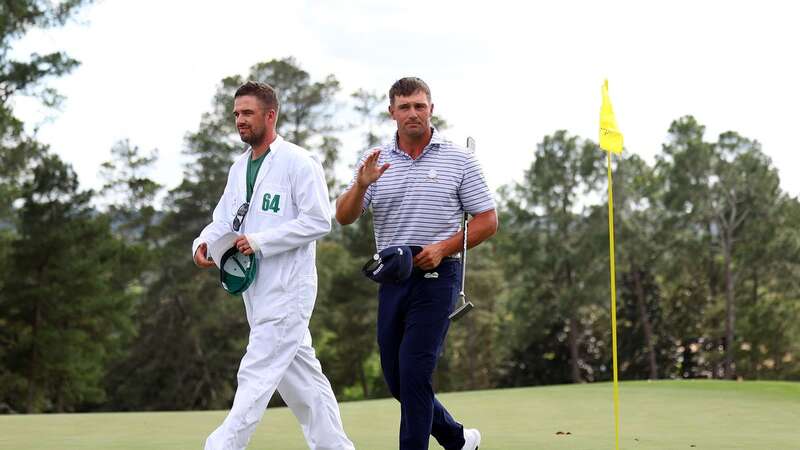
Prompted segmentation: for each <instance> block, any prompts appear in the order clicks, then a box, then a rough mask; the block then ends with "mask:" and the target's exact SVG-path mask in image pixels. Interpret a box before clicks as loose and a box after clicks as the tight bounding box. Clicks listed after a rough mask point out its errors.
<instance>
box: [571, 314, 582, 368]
mask: <svg viewBox="0 0 800 450" xmlns="http://www.w3.org/2000/svg"><path fill="white" fill-rule="evenodd" d="M577 334H578V321H577V320H576V319H575V316H574V315H570V317H569V332H568V333H567V343H568V344H569V356H570V358H569V364H570V368H571V369H572V382H573V383H581V382H583V380H581V371H580V367H579V366H578V357H579V355H578V336H577Z"/></svg>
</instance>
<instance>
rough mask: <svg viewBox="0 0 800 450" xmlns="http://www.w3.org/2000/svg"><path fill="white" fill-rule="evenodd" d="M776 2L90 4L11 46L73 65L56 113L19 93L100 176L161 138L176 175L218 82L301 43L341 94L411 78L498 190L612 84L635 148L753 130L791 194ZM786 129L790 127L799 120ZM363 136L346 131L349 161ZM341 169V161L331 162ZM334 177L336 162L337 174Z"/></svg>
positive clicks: (28, 111)
mask: <svg viewBox="0 0 800 450" xmlns="http://www.w3.org/2000/svg"><path fill="white" fill-rule="evenodd" d="M792 3H793V2H777V1H769V0H763V1H758V2H756V1H747V2H741V1H725V2H721V1H720V2H714V1H683V0H678V1H659V2H650V1H630V2H613V1H602V2H601V1H584V2H578V1H559V2H514V1H501V0H495V1H491V2H474V3H473V2H465V1H429V0H428V1H406V2H391V3H390V2H379V1H373V0H349V1H340V2H334V1H327V2H325V1H281V2H274V1H253V2H229V3H225V4H223V3H222V2H209V1H183V0H181V1H177V0H171V1H154V0H145V1H136V2H131V1H119V0H117V1H100V2H99V3H96V4H94V5H90V6H88V7H86V8H84V10H83V11H82V13H81V14H80V15H79V21H78V23H72V24H70V25H68V26H66V27H64V28H62V29H56V30H48V31H47V32H45V33H43V32H35V33H31V34H30V35H28V36H27V37H26V38H25V39H23V40H22V41H20V42H19V43H18V44H17V45H16V50H17V52H18V54H20V55H27V54H29V53H31V52H39V53H44V52H47V51H54V50H63V51H65V52H67V53H68V54H69V55H71V56H72V57H74V58H76V59H78V60H80V61H81V62H82V65H81V66H80V67H79V68H78V69H77V70H75V71H74V72H73V73H71V74H70V75H68V76H66V77H63V78H60V79H57V80H54V81H53V82H51V83H50V86H53V87H56V88H57V89H58V90H59V91H60V93H61V94H63V95H65V96H66V97H67V99H66V101H65V102H64V103H63V107H62V110H61V111H57V112H53V111H48V110H46V109H44V108H42V107H40V106H37V105H36V104H35V103H33V102H31V101H26V100H24V99H23V100H20V101H18V102H17V105H16V108H17V113H18V114H19V116H20V117H21V118H22V119H23V120H24V121H25V122H26V123H28V124H29V125H36V126H38V131H37V133H38V137H39V139H41V140H42V141H44V142H46V143H49V144H50V145H51V146H52V149H53V150H54V151H55V152H57V153H58V154H60V155H61V156H62V158H63V159H65V160H66V161H67V162H69V163H72V164H73V166H74V168H75V169H76V171H77V172H78V174H79V176H80V179H81V183H82V184H83V185H84V186H86V187H98V186H99V185H100V183H99V182H98V181H97V180H96V173H97V170H98V168H99V165H100V164H101V163H102V162H103V161H105V160H108V159H109V158H110V148H111V146H112V145H113V144H114V143H115V142H117V141H118V140H121V139H126V138H127V139H130V141H131V142H132V143H133V144H135V145H138V146H139V147H140V148H141V149H143V150H150V149H153V148H157V149H158V150H159V153H160V159H159V163H158V167H157V169H156V171H155V172H154V173H153V174H152V176H153V177H154V178H155V179H156V180H157V181H159V182H161V183H163V184H165V185H166V186H168V187H174V186H175V185H177V183H178V182H179V181H180V177H178V176H176V174H178V173H181V169H182V165H181V162H182V158H183V157H182V155H181V152H182V151H183V150H186V144H185V142H184V139H183V138H184V136H185V134H186V133H187V132H189V131H193V130H196V128H197V125H198V123H199V121H200V116H201V114H202V113H203V112H205V111H208V110H209V109H210V105H211V99H212V96H213V94H214V92H215V89H216V87H217V86H218V83H219V81H220V80H221V79H222V78H223V77H225V76H229V75H234V74H246V73H247V70H248V69H249V67H250V66H251V65H253V64H255V63H257V62H263V61H268V60H271V59H274V58H283V57H287V56H294V57H295V58H296V60H297V61H298V62H299V63H300V65H301V66H302V67H303V69H305V70H306V71H308V72H309V73H310V74H311V76H312V79H313V80H320V79H322V78H323V77H324V76H326V75H327V74H330V73H333V74H334V75H335V76H336V77H337V78H338V80H339V81H340V82H341V84H342V87H343V89H342V94H341V100H342V101H345V100H346V99H347V97H348V96H349V94H350V93H351V92H353V91H355V90H356V89H358V88H365V89H367V90H374V91H378V92H380V93H385V92H387V91H388V88H389V86H390V85H391V84H392V83H393V82H394V81H395V80H396V79H398V78H400V77H403V76H408V75H415V76H419V77H421V78H423V79H424V80H425V81H426V82H427V83H428V84H429V85H430V87H431V89H432V91H433V102H434V104H435V110H436V112H438V113H440V114H441V115H442V117H444V118H445V119H446V120H447V121H448V123H449V124H450V125H451V127H450V129H449V130H447V132H446V135H447V136H448V137H449V138H451V139H452V140H454V141H456V142H464V140H465V139H466V137H467V136H468V135H471V136H473V137H475V139H476V141H477V143H478V146H477V147H478V150H477V152H478V157H479V159H480V160H481V162H482V163H483V166H484V171H485V172H486V176H487V178H488V180H489V183H490V185H491V186H492V187H493V188H497V187H499V186H501V185H503V184H506V183H508V182H509V181H511V180H519V179H520V178H521V176H522V174H523V171H524V170H525V169H527V168H528V167H529V166H530V163H531V161H532V159H533V151H534V149H535V146H536V144H537V143H538V142H540V141H541V140H542V138H543V137H544V136H545V135H547V134H551V133H553V132H554V131H555V130H558V129H566V130H568V131H569V132H570V133H572V134H577V135H579V136H582V137H586V138H591V139H593V140H597V128H598V115H599V108H600V99H601V97H600V86H601V84H602V81H603V79H604V78H608V79H609V90H610V95H611V100H612V102H613V104H614V109H615V112H616V115H617V121H618V123H619V126H620V128H621V129H622V131H623V133H624V135H625V146H626V149H627V150H628V151H632V152H636V153H638V154H641V155H643V156H644V157H645V158H646V159H647V160H648V161H651V162H652V161H653V155H654V154H656V153H658V152H659V151H660V149H661V144H662V143H663V142H664V139H665V136H666V131H667V129H668V127H669V125H670V123H671V121H672V120H674V119H676V118H678V117H680V116H682V115H686V114H691V115H694V116H695V117H696V118H697V119H698V120H699V121H700V123H702V124H704V125H706V127H707V128H706V129H707V135H706V139H707V140H709V141H714V140H716V137H717V136H718V134H719V133H721V132H723V131H727V130H734V131H738V132H739V133H741V134H743V135H744V136H747V137H749V138H753V139H757V140H758V141H760V142H761V143H762V145H763V150H764V151H765V153H766V154H768V155H769V156H770V157H771V158H772V161H773V164H774V165H775V166H776V167H778V168H779V169H780V174H781V183H782V186H783V188H784V190H785V191H787V192H789V193H790V194H791V195H794V196H797V195H798V194H800V177H798V176H797V175H796V174H795V173H794V172H795V171H796V170H797V167H798V165H799V164H798V163H799V162H800V156H799V155H800V139H798V136H797V132H796V130H797V129H798V126H799V124H798V120H799V119H800V112H799V111H798V107H799V106H800V87H799V86H800V58H798V57H797V44H798V43H799V42H800V27H798V26H797V22H796V18H797V17H798V11H797V8H796V7H794V6H792ZM793 130H795V131H793ZM360 145H362V144H361V142H360V141H358V142H357V141H355V140H354V139H345V148H343V149H342V152H341V153H342V156H343V158H344V161H343V166H346V165H349V164H352V163H353V160H354V159H355V154H356V153H357V150H359V149H360V147H359V146H360ZM342 170H345V169H342ZM343 173H344V172H343Z"/></svg>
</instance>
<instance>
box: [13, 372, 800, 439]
mask: <svg viewBox="0 0 800 450" xmlns="http://www.w3.org/2000/svg"><path fill="white" fill-rule="evenodd" d="M612 398H613V397H612V385H611V384H609V383H596V384H584V385H567V386H548V387H538V388H522V389H506V390H493V391H476V392H462V393H453V394H444V395H441V396H440V399H441V400H442V402H443V403H444V404H445V405H446V406H447V407H448V409H449V410H450V412H451V413H453V415H454V416H455V417H456V418H457V419H458V420H460V421H461V422H462V423H464V424H465V425H467V426H469V427H478V428H480V430H481V432H482V434H483V445H481V450H493V449H494V450H514V449H519V450H522V449H524V450H536V449H565V450H566V449H569V450H581V449H586V450H597V449H613V448H614V407H613V400H612ZM620 404H621V417H620V448H621V449H648V450H650V449H654V450H661V449H670V450H671V449H742V450H745V449H746V450H773V449H774V450H790V449H800V383H782V382H724V381H659V382H652V383H650V382H626V383H622V384H621V385H620ZM341 411H342V418H343V420H344V425H345V430H346V431H347V433H348V435H349V436H350V438H351V439H352V440H353V442H354V443H355V444H356V448H358V449H364V450H382V449H387V450H388V449H396V448H397V428H398V423H399V407H398V405H397V403H396V402H395V401H394V400H372V401H364V402H352V403H343V404H341ZM224 416H225V411H204V412H176V413H171V412H169V413H168V412H164V413H117V414H52V415H18V416H0V449H3V450H6V449H7V450H43V449H48V450H50V449H52V450H55V449H58V450H72V449H105V450H112V449H118V450H122V449H124V450H135V449H159V450H185V449H200V448H201V447H202V442H203V440H204V439H205V436H206V435H207V434H208V433H209V432H211V431H212V430H213V429H214V428H215V427H216V426H217V425H218V424H219V423H220V422H221V421H222V419H223V418H224ZM559 432H562V433H564V434H558V433H559ZM566 433H569V434H566ZM249 448H251V449H277V450H293V449H298V450H300V449H305V448H307V447H306V446H305V442H304V440H303V437H302V434H301V432H300V429H299V426H298V425H297V423H296V422H295V420H294V417H293V416H292V414H291V412H290V411H289V410H288V409H286V408H276V409H270V410H268V411H267V413H266V415H265V416H264V420H263V421H262V422H261V424H260V425H259V428H258V430H257V432H256V435H255V436H254V438H253V440H252V441H251V443H250V447H249ZM431 448H439V446H438V445H436V443H435V441H433V442H432V444H431Z"/></svg>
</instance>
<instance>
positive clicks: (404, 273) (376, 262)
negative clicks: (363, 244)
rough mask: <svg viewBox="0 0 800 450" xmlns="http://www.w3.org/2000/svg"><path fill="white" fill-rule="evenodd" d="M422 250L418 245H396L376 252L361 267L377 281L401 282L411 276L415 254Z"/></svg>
mask: <svg viewBox="0 0 800 450" xmlns="http://www.w3.org/2000/svg"><path fill="white" fill-rule="evenodd" d="M421 251H422V247H420V246H416V245H412V246H409V245H395V246H391V247H386V248H385V249H383V250H381V251H380V252H379V253H376V254H375V255H374V256H373V257H372V258H371V259H370V260H369V261H367V263H366V264H364V267H363V268H362V269H361V271H362V272H363V273H364V275H366V277H367V278H369V279H371V280H372V281H375V282H376V283H387V282H388V283H399V282H401V281H405V280H407V279H408V277H410V276H411V270H412V269H413V268H414V256H415V255H416V254H417V253H419V252H421Z"/></svg>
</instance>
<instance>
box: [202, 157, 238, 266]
mask: <svg viewBox="0 0 800 450" xmlns="http://www.w3.org/2000/svg"><path fill="white" fill-rule="evenodd" d="M232 171H233V167H231V169H230V170H229V171H228V181H227V182H226V183H225V190H224V191H223V192H222V197H220V199H219V202H217V206H216V208H214V214H213V216H212V220H211V223H209V224H208V225H206V226H205V228H203V231H201V232H200V235H199V236H198V237H197V238H196V239H195V240H194V242H192V259H194V254H195V253H196V252H197V247H199V246H200V244H203V243H206V244H208V243H209V242H214V241H216V240H217V239H219V238H220V236H222V235H223V234H225V233H227V232H230V231H232V230H233V226H232V224H231V221H232V220H233V217H229V216H230V214H229V213H230V208H229V207H228V206H227V205H229V204H230V203H231V201H232V196H233V186H232V184H231V183H232V182H231V179H232V178H233V177H232V176H231V173H232Z"/></svg>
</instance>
